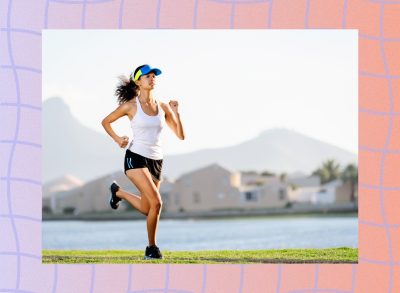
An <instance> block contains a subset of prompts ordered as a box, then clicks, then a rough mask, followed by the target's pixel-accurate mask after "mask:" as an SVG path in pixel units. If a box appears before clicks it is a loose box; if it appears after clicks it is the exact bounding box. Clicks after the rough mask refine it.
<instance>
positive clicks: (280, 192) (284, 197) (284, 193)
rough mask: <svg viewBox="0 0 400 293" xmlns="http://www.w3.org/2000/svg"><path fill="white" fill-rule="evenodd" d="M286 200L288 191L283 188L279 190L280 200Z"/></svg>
mask: <svg viewBox="0 0 400 293" xmlns="http://www.w3.org/2000/svg"><path fill="white" fill-rule="evenodd" d="M285 199H286V191H285V189H283V188H281V189H279V200H285Z"/></svg>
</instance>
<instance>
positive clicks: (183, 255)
mask: <svg viewBox="0 0 400 293" xmlns="http://www.w3.org/2000/svg"><path fill="white" fill-rule="evenodd" d="M162 253H163V256H164V259H163V260H145V259H143V256H144V251H141V250H43V254H42V255H43V258H42V262H43V263H49V264H50V263H59V264H61V263H64V264H78V263H103V264H108V263H115V264H133V263H171V264H206V263H207V264H217V263H241V264H251V263H253V264H254V263H357V262H358V249H357V248H348V247H340V248H327V249H278V250H214V251H162Z"/></svg>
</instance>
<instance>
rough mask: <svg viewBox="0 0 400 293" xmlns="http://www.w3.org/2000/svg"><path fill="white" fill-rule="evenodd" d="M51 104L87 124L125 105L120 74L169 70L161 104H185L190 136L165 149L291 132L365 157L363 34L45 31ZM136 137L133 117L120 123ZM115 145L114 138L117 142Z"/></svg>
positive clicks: (162, 79) (161, 79) (169, 139)
mask: <svg viewBox="0 0 400 293" xmlns="http://www.w3.org/2000/svg"><path fill="white" fill-rule="evenodd" d="M43 32H44V33H43V44H42V48H43V51H42V52H43V56H42V62H43V67H42V68H43V80H42V82H43V87H42V88H43V100H46V99H48V98H51V97H61V98H63V99H64V101H65V103H66V104H68V105H69V107H70V109H71V111H72V114H73V115H74V116H75V118H76V119H77V120H79V121H80V122H81V123H82V124H84V125H85V126H87V127H89V128H91V129H93V130H96V131H98V132H101V133H104V134H105V131H104V129H103V128H102V126H101V120H102V119H103V118H104V117H106V116H107V115H108V114H109V113H110V112H112V111H113V110H114V109H115V108H116V107H117V106H118V104H117V100H116V97H115V96H114V92H115V88H116V86H117V84H118V76H120V75H125V76H129V74H130V73H131V72H132V71H133V70H135V68H136V67H138V66H140V65H142V64H150V65H151V66H153V67H157V68H160V69H161V70H162V72H163V73H162V74H161V75H159V76H158V77H157V85H156V89H155V90H154V97H155V98H156V99H158V100H161V101H164V102H168V101H169V100H171V99H173V100H178V101H179V109H180V116H181V119H182V123H183V126H184V129H185V132H186V139H185V140H184V141H181V140H179V139H178V138H177V137H176V136H175V135H174V134H173V133H172V131H171V130H170V129H167V130H166V131H165V132H164V134H163V139H164V152H165V153H166V154H179V153H187V152H191V151H196V150H201V149H209V148H219V147H226V146H231V145H235V144H238V143H241V142H244V141H246V140H249V139H252V138H254V137H256V136H258V135H259V134H260V133H262V132H263V131H265V130H268V129H271V128H286V129H289V130H293V131H297V132H300V133H302V134H304V135H307V136H310V137H312V138H316V139H318V140H321V141H324V142H326V143H330V144H333V145H335V146H338V147H340V148H342V149H345V150H348V151H351V152H353V153H356V154H357V153H358V39H357V30H44V31H43ZM112 126H113V128H114V129H115V131H116V132H117V134H118V135H120V136H123V135H127V136H129V137H132V134H131V129H130V125H129V120H128V118H127V117H123V118H121V119H119V120H118V121H116V122H115V123H113V124H112ZM110 139H111V138H110Z"/></svg>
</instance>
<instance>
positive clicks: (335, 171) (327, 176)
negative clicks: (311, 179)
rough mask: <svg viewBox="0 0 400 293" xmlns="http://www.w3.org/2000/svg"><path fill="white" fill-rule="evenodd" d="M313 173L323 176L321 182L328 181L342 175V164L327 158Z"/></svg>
mask: <svg viewBox="0 0 400 293" xmlns="http://www.w3.org/2000/svg"><path fill="white" fill-rule="evenodd" d="M312 175H315V176H318V177H319V178H321V184H325V183H328V182H330V181H333V180H335V179H338V178H339V177H340V165H339V163H336V162H335V160H327V161H326V162H324V163H322V166H321V167H320V168H318V169H317V170H315V171H314V172H313V173H312Z"/></svg>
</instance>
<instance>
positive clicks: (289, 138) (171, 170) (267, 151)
mask: <svg viewBox="0 0 400 293" xmlns="http://www.w3.org/2000/svg"><path fill="white" fill-rule="evenodd" d="M328 159H334V160H336V161H337V162H339V163H340V165H342V166H344V165H347V164H348V163H357V156H356V155H355V154H353V153H351V152H349V151H346V150H343V149H341V148H338V147H336V146H333V145H331V144H328V143H324V142H322V141H319V140H317V139H314V138H311V137H308V136H305V135H303V134H301V133H298V132H295V131H292V130H288V129H284V128H274V129H270V130H267V131H264V132H263V133H261V134H260V135H259V136H258V137H256V138H254V139H251V140H249V141H245V142H243V143H241V144H238V145H234V146H230V147H224V148H218V149H208V150H201V151H196V152H192V153H188V154H183V155H174V156H169V157H167V158H166V159H165V173H166V174H167V176H171V177H172V178H175V177H176V176H179V175H180V174H182V173H185V172H188V171H192V170H194V169H197V168H199V167H202V166H206V165H209V164H212V163H218V164H220V165H222V166H225V167H226V168H229V169H231V170H240V171H245V170H255V171H265V170H267V171H271V172H275V173H283V172H285V173H293V172H301V173H306V174H310V173H311V172H312V171H314V170H315V169H316V168H318V167H319V166H320V165H321V164H322V162H323V161H325V160H328Z"/></svg>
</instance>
